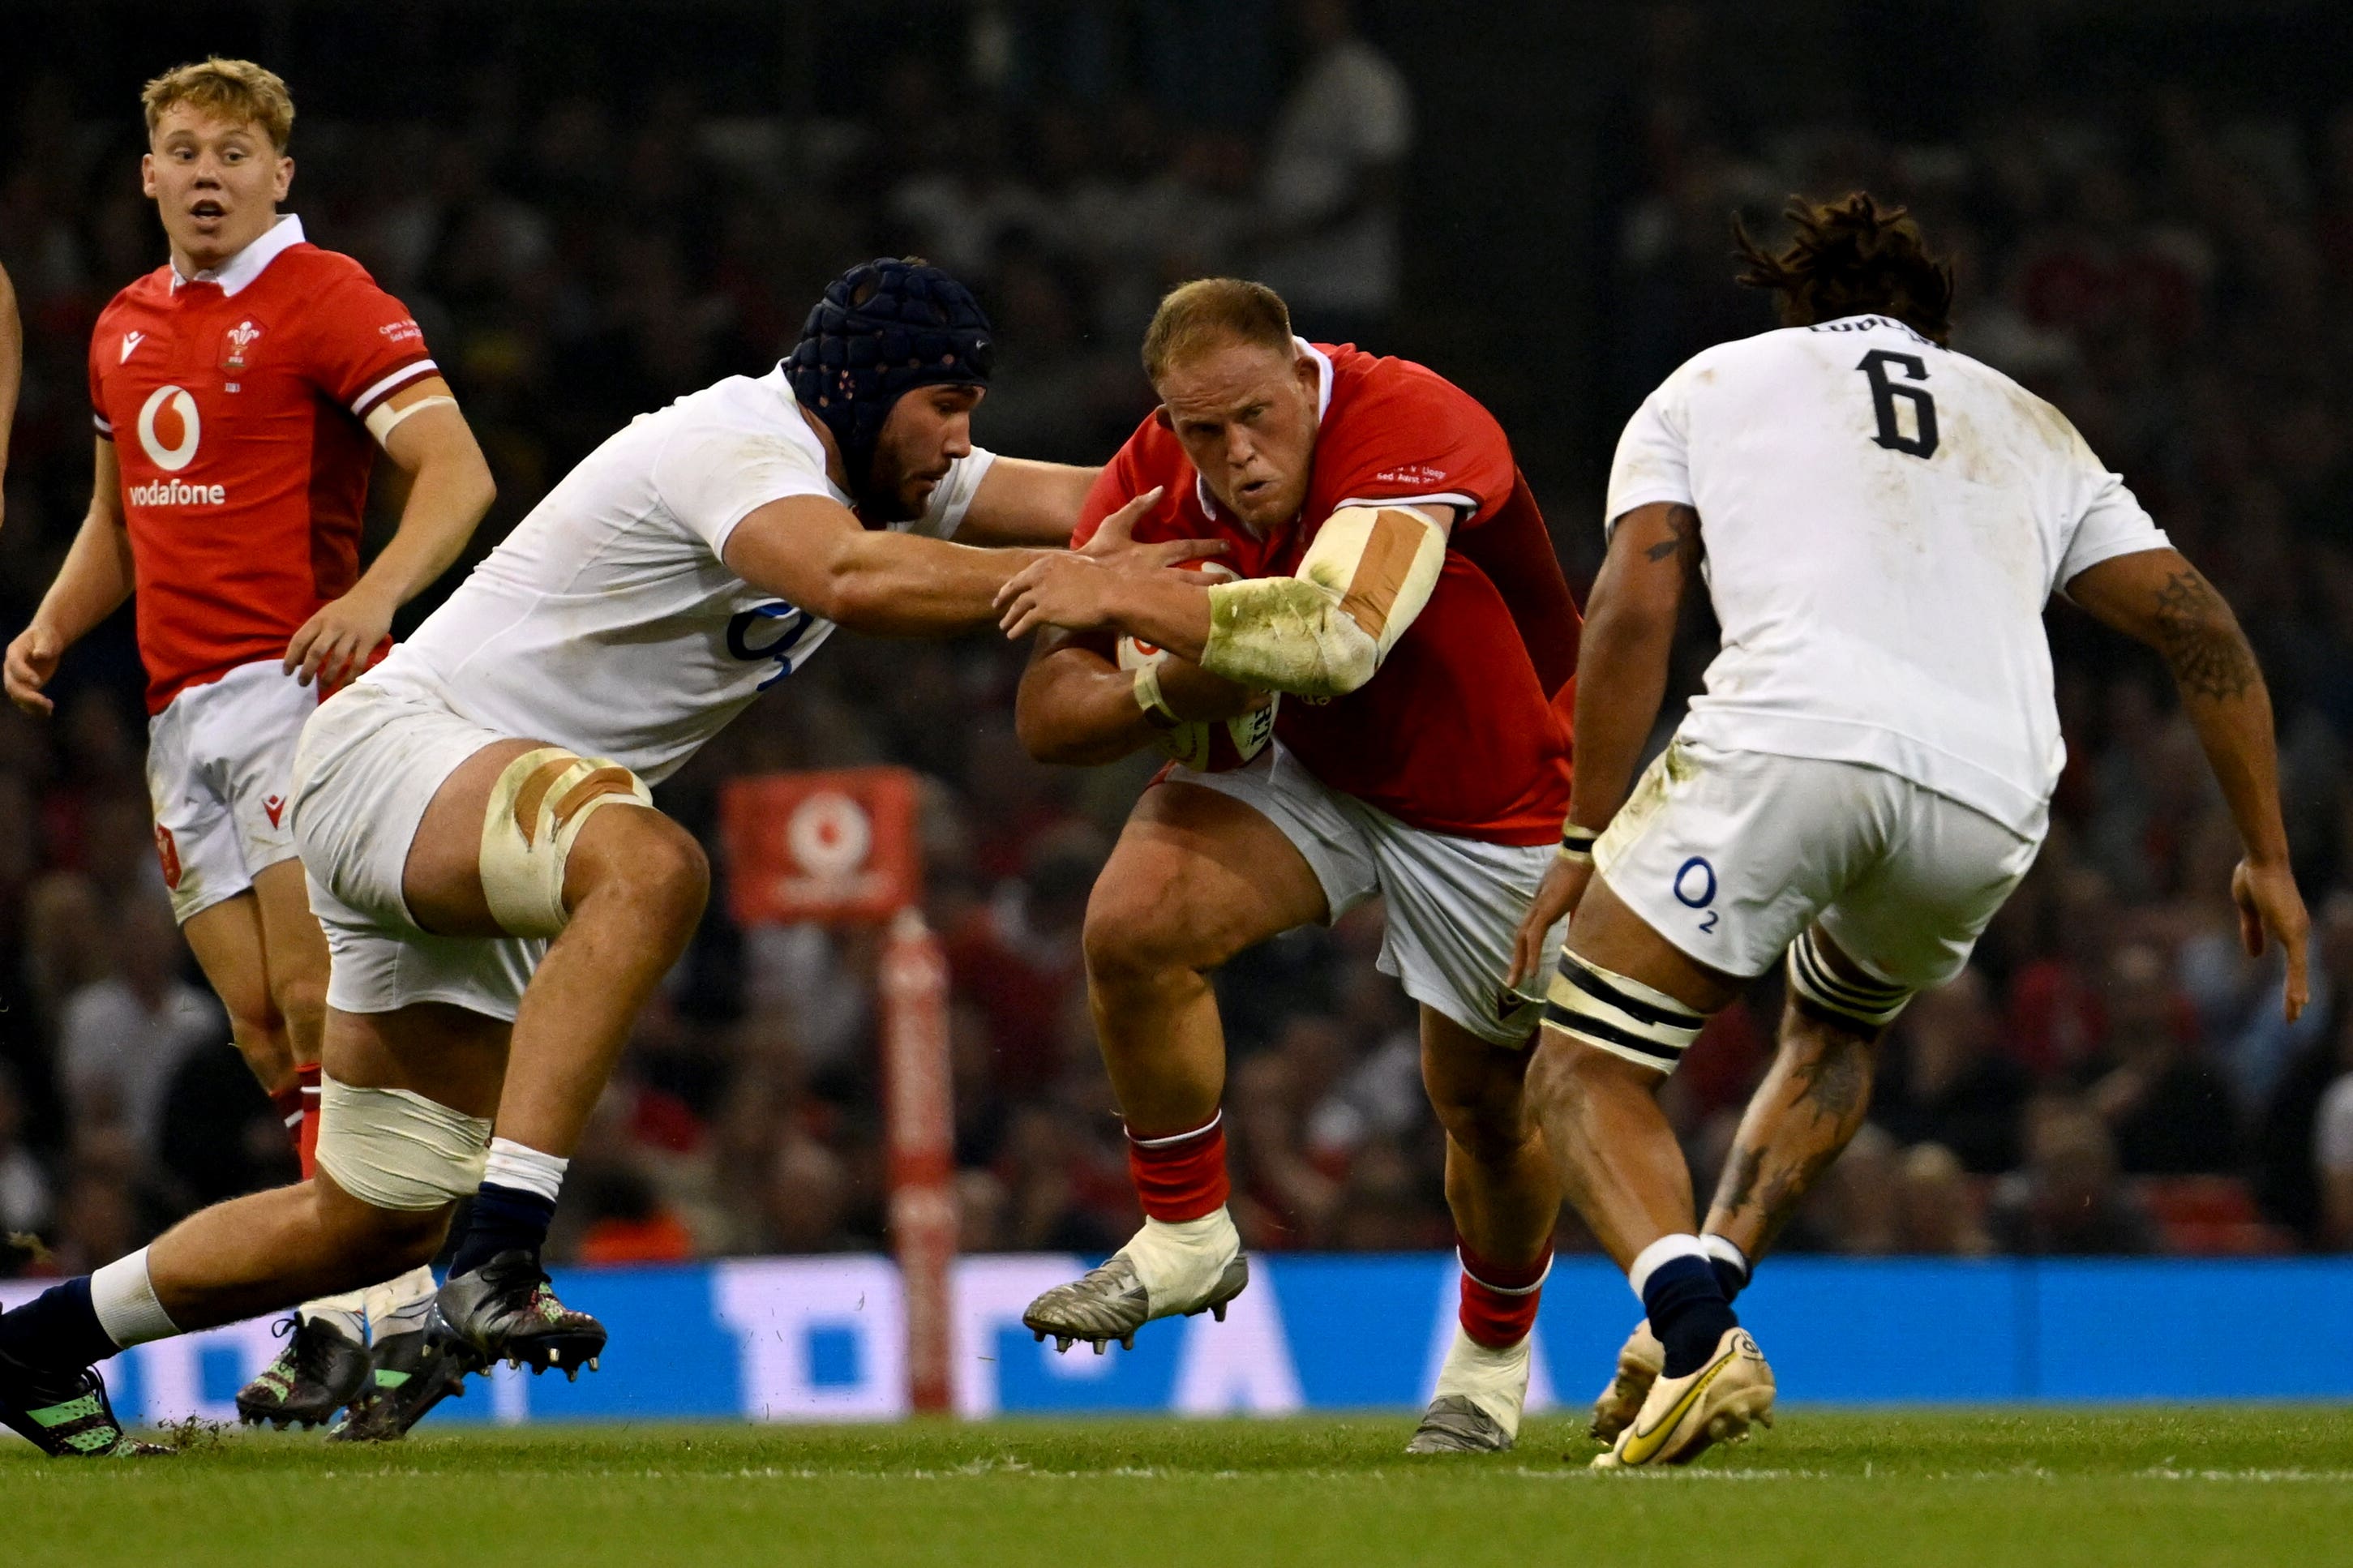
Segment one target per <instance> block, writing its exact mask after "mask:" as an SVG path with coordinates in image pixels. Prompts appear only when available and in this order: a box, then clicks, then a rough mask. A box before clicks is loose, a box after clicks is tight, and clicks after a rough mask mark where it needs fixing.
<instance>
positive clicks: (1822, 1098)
mask: <svg viewBox="0 0 2353 1568" xmlns="http://www.w3.org/2000/svg"><path fill="white" fill-rule="evenodd" d="M1869 1061H1870V1058H1869V1055H1868V1053H1867V1049H1857V1048H1854V1047H1848V1046H1844V1045H1833V1046H1831V1047H1827V1048H1825V1049H1822V1050H1819V1051H1816V1052H1815V1053H1814V1054H1813V1055H1812V1056H1810V1057H1808V1058H1806V1059H1805V1060H1804V1061H1801V1062H1799V1064H1798V1065H1797V1067H1796V1068H1795V1069H1794V1071H1793V1072H1792V1074H1791V1076H1792V1077H1794V1078H1795V1079H1797V1080H1798V1095H1797V1099H1798V1103H1799V1104H1801V1105H1804V1106H1805V1107H1806V1108H1807V1109H1808V1110H1810V1111H1811V1112H1812V1113H1813V1118H1814V1120H1815V1121H1846V1120H1847V1118H1849V1117H1851V1116H1852V1115H1853V1114H1854V1113H1855V1112H1856V1111H1857V1110H1860V1109H1861V1108H1862V1103H1863V1101H1864V1100H1866V1099H1868V1098H1869V1096H1870V1094H1871V1078H1870V1073H1869V1070H1868V1064H1869Z"/></svg>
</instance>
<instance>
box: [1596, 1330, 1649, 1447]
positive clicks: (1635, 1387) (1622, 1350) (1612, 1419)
mask: <svg viewBox="0 0 2353 1568" xmlns="http://www.w3.org/2000/svg"><path fill="white" fill-rule="evenodd" d="M1666 1364H1667V1347H1666V1346H1664V1345H1662V1344H1661V1343H1660V1342H1659V1336H1658V1335H1656V1334H1654V1333H1652V1332H1651V1320H1650V1319H1648V1318H1645V1319H1643V1320H1642V1321H1641V1322H1639V1323H1636V1324H1635V1325H1634V1331H1633V1332H1632V1333H1630V1334H1628V1335H1627V1336H1626V1342H1625V1343H1624V1344H1623V1345H1621V1346H1620V1347H1619V1350H1618V1371H1617V1373H1616V1375H1615V1376H1613V1377H1611V1378H1610V1380H1609V1386H1608V1387H1607V1388H1604V1389H1603V1390H1602V1391H1601V1396H1600V1397H1599V1399H1596V1400H1595V1401H1594V1402H1593V1425H1592V1426H1589V1427H1588V1428H1587V1430H1588V1431H1589V1432H1591V1433H1592V1434H1593V1435H1594V1436H1596V1437H1598V1438H1599V1439H1600V1440H1601V1441H1602V1442H1604V1443H1614V1442H1616V1441H1617V1440H1618V1434H1619V1433H1620V1432H1623V1431H1624V1430H1625V1429H1626V1428H1627V1426H1629V1425H1630V1423H1631V1422H1632V1421H1633V1419H1634V1417H1635V1416H1637V1415H1641V1413H1642V1401H1643V1400H1645V1399H1648V1398H1649V1397H1650V1396H1651V1384H1654V1383H1656V1382H1658V1381H1659V1373H1661V1372H1662V1371H1664V1370H1665V1369H1666Z"/></svg>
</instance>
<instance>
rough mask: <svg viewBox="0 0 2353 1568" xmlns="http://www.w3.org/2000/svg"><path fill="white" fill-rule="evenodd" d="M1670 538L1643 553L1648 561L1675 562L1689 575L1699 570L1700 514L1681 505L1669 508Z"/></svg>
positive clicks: (1668, 525) (1668, 531)
mask: <svg viewBox="0 0 2353 1568" xmlns="http://www.w3.org/2000/svg"><path fill="white" fill-rule="evenodd" d="M1667 533H1668V537H1667V538H1665V539H1662V540H1660V541H1659V542H1657V543H1656V544H1653V545H1651V547H1650V548H1649V549H1648V550H1645V551H1643V552H1642V556H1643V559H1645V560H1648V561H1670V560H1671V561H1674V562H1676V563H1678V564H1679V565H1681V566H1682V568H1683V571H1684V572H1685V573H1686V574H1688V573H1692V572H1696V571H1698V570H1699V554H1700V542H1699V513H1697V512H1696V511H1694V510H1692V509H1691V508H1689V507H1687V506H1683V505H1681V504H1677V505H1673V506H1670V507H1669V508H1667Z"/></svg>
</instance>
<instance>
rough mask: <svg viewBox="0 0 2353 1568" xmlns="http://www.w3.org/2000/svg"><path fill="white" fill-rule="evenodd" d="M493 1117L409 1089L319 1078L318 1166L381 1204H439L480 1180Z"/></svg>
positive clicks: (452, 1199) (403, 1206)
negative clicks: (452, 1106) (476, 1113)
mask: <svg viewBox="0 0 2353 1568" xmlns="http://www.w3.org/2000/svg"><path fill="white" fill-rule="evenodd" d="M490 1148H491V1123H490V1121H489V1119H488V1118H486V1117H480V1116H469V1115H467V1114H466V1113H465V1112H464V1111H462V1110H450V1109H449V1107H448V1106H446V1105H442V1104H439V1103H437V1102H436V1101H434V1100H427V1099H426V1098H425V1097H424V1096H423V1095H421V1094H412V1093H410V1092H409V1091H408V1090H407V1089H365V1088H361V1087H359V1086H357V1085H353V1084H348V1083H339V1082H337V1081H336V1080H335V1079H332V1078H329V1079H321V1080H320V1083H319V1169H321V1170H322V1171H324V1172H326V1173H327V1174H329V1175H330V1176H332V1177H333V1178H334V1179H335V1185H337V1186H339V1187H341V1188H343V1191H345V1192H347V1193H349V1194H352V1196H353V1197H355V1198H357V1199H359V1200H360V1202H362V1203H364V1204H367V1205H372V1206H374V1207H375V1208H380V1209H404V1210H410V1211H415V1210H418V1209H438V1208H439V1207H440V1206H441V1205H444V1204H447V1203H454V1202H456V1201H457V1200H458V1199H459V1198H462V1197H467V1196H470V1195H471V1194H472V1193H473V1191H474V1189H475V1188H477V1187H479V1186H480V1185H481V1184H482V1162H483V1160H484V1159H485V1158H486V1157H487V1156H488V1154H489V1152H490Z"/></svg>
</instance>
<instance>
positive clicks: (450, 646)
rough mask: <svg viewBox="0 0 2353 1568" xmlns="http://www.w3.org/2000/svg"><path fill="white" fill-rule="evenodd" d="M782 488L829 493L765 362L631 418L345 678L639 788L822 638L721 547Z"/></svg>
mask: <svg viewBox="0 0 2353 1568" xmlns="http://www.w3.org/2000/svg"><path fill="white" fill-rule="evenodd" d="M993 461H995V459H994V458H992V457H991V456H990V454H988V453H987V452H982V451H975V452H974V453H973V454H972V455H971V456H970V457H967V458H961V459H959V460H957V461H956V462H955V464H954V465H953V466H952V467H951V468H949V470H948V473H947V476H946V477H945V478H944V479H942V480H941V481H940V482H939V484H938V486H937V487H936V488H935V489H934V490H933V491H932V496H931V500H930V503H929V507H928V509H927V510H926V511H925V512H924V515H923V517H922V518H920V519H918V520H916V521H913V522H912V523H902V524H895V525H893V526H894V527H896V528H899V529H902V530H903V529H913V530H914V531H920V532H923V533H928V534H931V535H933V536H934V537H937V538H942V539H944V538H947V537H948V536H949V535H951V534H953V533H954V532H955V530H956V527H957V525H958V524H959V523H961V522H962V521H964V514H965V510H966V509H968V508H969V507H970V506H971V505H972V498H973V494H974V492H975V491H976V490H977V489H979V487H980V481H981V479H982V477H983V476H984V475H985V474H987V471H988V467H989V465H990V464H991V463H992V462H993ZM788 496H829V497H831V498H832V499H833V500H838V501H840V502H841V503H842V504H843V505H845V506H847V505H848V504H849V497H848V496H846V495H844V494H842V493H841V491H839V489H835V488H834V486H833V485H832V484H831V483H830V482H829V481H828V479H827V478H826V473H825V447H824V446H823V445H822V444H821V443H820V442H819V441H818V437H817V434H816V432H815V431H813V430H811V429H810V428H809V427H808V425H807V421H805V420H804V419H803V418H802V417H801V413H800V408H799V405H797V404H796V403H795V402H794V400H793V394H792V389H791V388H790V387H789V386H788V385H787V384H786V382H785V378H784V374H783V373H782V372H781V371H776V372H771V373H770V374H767V375H764V376H761V377H758V378H757V379H754V378H753V377H749V376H740V375H739V376H731V377H729V378H728V379H727V380H725V381H723V382H720V383H719V384H717V385H715V386H710V387H706V388H704V389H703V390H702V391H701V392H697V393H691V394H690V395H687V396H685V397H681V398H680V399H679V400H678V401H677V402H676V403H673V404H671V405H670V406H669V407H667V408H664V409H662V410H660V411H659V412H657V413H653V414H641V415H639V416H638V417H637V419H636V420H635V421H634V422H632V423H631V424H630V425H629V426H628V427H627V428H626V429H623V430H621V431H620V432H618V433H617V434H616V435H615V436H613V437H611V438H610V439H608V440H607V441H606V443H605V444H604V445H603V446H601V447H597V448H596V450H595V451H594V452H591V453H590V454H589V455H588V456H587V457H586V458H585V459H583V460H582V462H581V464H580V466H579V467H578V468H575V469H573V470H572V472H571V473H570V474H568V475H566V476H565V479H564V482H563V483H561V484H559V485H557V486H556V487H555V488H554V489H552V490H550V491H549V492H548V493H547V497H546V499H545V500H542V501H541V502H540V503H539V505H537V506H536V507H533V509H532V511H531V515H530V516H528V517H526V518H524V519H523V520H522V522H520V523H518V524H517V525H516V527H515V531H513V532H512V533H511V534H509V535H508V536H507V538H506V540H505V541H504V542H502V543H501V544H500V546H499V547H498V548H497V549H496V550H494V551H492V552H491V553H490V554H489V555H488V556H487V557H485V558H484V560H483V561H482V563H481V564H480V565H479V566H477V567H475V568H474V571H473V573H472V574H471V575H470V576H469V577H468V578H467V579H466V581H465V582H464V583H463V584H460V585H459V588H458V591H457V592H456V593H454V594H452V595H450V596H449V600H448V603H447V604H445V605H442V606H441V607H440V608H439V609H438V610H436V611H434V612H433V614H432V615H431V616H427V619H426V621H425V624H424V625H423V626H419V627H417V635H416V636H415V637H411V638H409V639H408V640H407V641H406V642H404V643H402V644H401V645H400V646H399V647H396V648H394V649H393V651H392V653H391V654H390V656H388V657H387V658H385V661H384V662H383V663H382V664H380V665H378V666H377V667H376V668H375V669H373V670H371V671H370V672H369V673H368V674H366V675H365V676H364V677H362V678H361V679H364V680H369V681H374V682H375V683H377V684H379V685H382V686H385V687H387V688H391V689H397V690H401V691H404V692H406V693H409V694H413V695H424V696H427V698H428V699H430V700H436V701H438V702H440V703H442V704H444V705H446V706H447V707H448V709H449V710H450V711H452V712H454V713H456V714H458V715H459V716H460V717H461V718H466V719H470V720H472V721H474V722H476V723H478V724H481V725H483V726H485V727H487V728H489V729H492V730H497V731H501V732H502V733H504V734H509V735H513V736H516V737H518V738H521V739H526V740H541V741H546V742H552V743H553V744H555V745H559V746H565V747H567V748H569V749H571V750H573V751H575V752H580V753H582V754H583V755H586V756H594V757H610V758H612V759H613V760H614V761H616V762H618V763H621V764H622V765H624V766H626V767H628V768H629V769H631V770H633V771H634V772H636V773H638V776H639V777H641V778H643V779H645V780H647V781H648V782H649V783H658V782H659V781H660V780H662V779H664V778H667V777H668V776H669V775H670V773H674V772H676V771H677V769H678V768H679V767H680V765H681V764H682V763H684V762H685V761H686V760H687V758H689V757H691V756H692V755H693V754H694V752H695V751H696V749H697V748H699V747H701V746H702V743H703V742H706V741H708V740H710V739H711V737H712V736H713V735H715V734H717V733H718V732H719V731H721V730H723V729H724V728H725V727H726V725H727V721H729V720H731V719H733V718H734V717H735V715H736V714H737V713H739V712H741V711H742V710H743V709H744V707H745V705H746V704H748V703H749V702H750V701H751V700H752V699H753V698H754V697H756V696H758V695H759V694H760V692H762V691H763V690H765V689H767V688H768V687H770V686H773V685H775V684H776V682H777V681H779V680H781V679H784V678H785V677H786V676H787V675H790V674H791V673H792V672H793V671H794V670H795V669H797V668H800V666H802V665H803V664H806V663H807V661H808V659H809V657H810V656H811V655H812V654H814V653H816V652H817V650H818V647H820V646H821V645H822V644H823V643H824V642H825V640H826V638H828V637H831V636H832V635H833V629H834V623H833V622H831V621H828V620H824V619H821V618H819V617H818V616H813V615H811V614H809V613H808V612H807V610H803V609H800V608H798V607H797V606H795V605H788V604H786V603H785V602H784V601H783V600H781V599H778V598H776V596H775V595H770V594H765V593H762V592H761V591H760V590H759V589H757V588H754V587H753V586H751V585H750V584H747V583H745V582H744V580H743V579H742V578H740V577H738V576H736V575H735V574H734V573H733V572H732V571H730V570H728V568H727V564H726V563H725V562H724V561H723V559H722V558H721V552H723V550H724V549H725V548H726V544H727V538H728V535H729V534H731V533H733V531H734V530H735V525H736V524H737V523H739V522H741V521H744V517H745V516H746V515H748V514H749V513H750V512H752V511H753V510H754V509H756V508H758V507H761V506H764V505H765V504H766V503H768V502H769V501H772V500H782V499H784V498H786V497H788Z"/></svg>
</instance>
